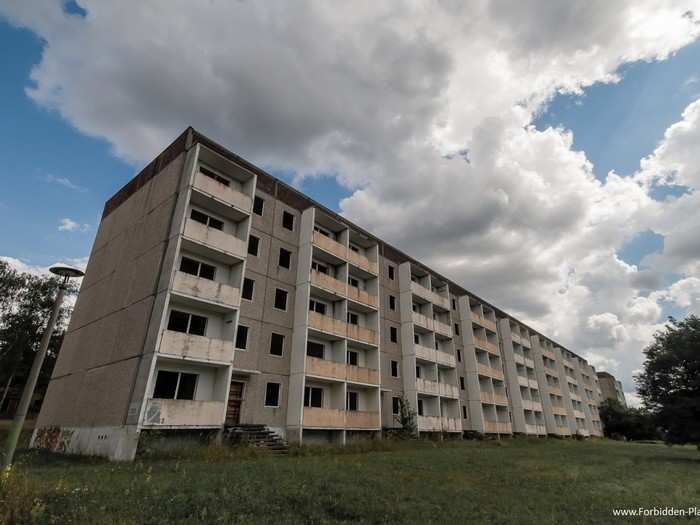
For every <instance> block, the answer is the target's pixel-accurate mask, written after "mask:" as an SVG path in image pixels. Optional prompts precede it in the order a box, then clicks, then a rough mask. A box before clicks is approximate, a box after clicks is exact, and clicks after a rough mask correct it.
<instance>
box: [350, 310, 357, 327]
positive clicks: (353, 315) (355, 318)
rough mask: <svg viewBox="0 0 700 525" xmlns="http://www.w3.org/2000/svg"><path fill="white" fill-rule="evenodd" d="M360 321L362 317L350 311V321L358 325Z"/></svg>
mask: <svg viewBox="0 0 700 525" xmlns="http://www.w3.org/2000/svg"><path fill="white" fill-rule="evenodd" d="M359 322H360V318H359V317H358V316H357V314H355V313H352V312H348V323H349V324H353V325H356V326H357V324H358V323H359Z"/></svg>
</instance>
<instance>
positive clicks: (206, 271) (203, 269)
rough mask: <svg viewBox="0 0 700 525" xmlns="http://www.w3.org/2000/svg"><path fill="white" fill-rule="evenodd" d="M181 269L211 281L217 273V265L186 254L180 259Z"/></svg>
mask: <svg viewBox="0 0 700 525" xmlns="http://www.w3.org/2000/svg"><path fill="white" fill-rule="evenodd" d="M180 271H181V272H184V273H188V274H190V275H194V276H196V277H201V278H202V279H209V280H210V281H213V280H214V276H215V275H216V267H214V266H212V265H211V264H207V263H203V262H200V261H195V260H194V259H190V258H189V257H185V256H183V257H182V259H181V260H180Z"/></svg>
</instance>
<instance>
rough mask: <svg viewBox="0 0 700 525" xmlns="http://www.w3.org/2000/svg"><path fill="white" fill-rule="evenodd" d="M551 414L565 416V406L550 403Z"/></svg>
mask: <svg viewBox="0 0 700 525" xmlns="http://www.w3.org/2000/svg"><path fill="white" fill-rule="evenodd" d="M552 414H554V415H555V416H566V415H567V412H566V408H564V407H561V406H557V405H552Z"/></svg>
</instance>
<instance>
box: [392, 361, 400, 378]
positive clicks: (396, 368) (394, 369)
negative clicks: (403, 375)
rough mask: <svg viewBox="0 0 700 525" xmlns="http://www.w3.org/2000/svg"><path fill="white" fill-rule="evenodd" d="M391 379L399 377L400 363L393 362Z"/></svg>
mask: <svg viewBox="0 0 700 525" xmlns="http://www.w3.org/2000/svg"><path fill="white" fill-rule="evenodd" d="M391 377H399V362H398V361H393V360H392V361H391Z"/></svg>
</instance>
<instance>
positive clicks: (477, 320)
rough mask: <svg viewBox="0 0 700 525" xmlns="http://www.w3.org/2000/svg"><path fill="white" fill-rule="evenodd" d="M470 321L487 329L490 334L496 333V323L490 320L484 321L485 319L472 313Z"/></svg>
mask: <svg viewBox="0 0 700 525" xmlns="http://www.w3.org/2000/svg"><path fill="white" fill-rule="evenodd" d="M472 320H473V321H474V322H475V323H476V324H478V325H481V326H483V327H484V328H488V329H489V330H491V331H492V332H496V322H495V321H492V320H491V319H486V317H482V316H480V315H478V314H475V313H474V312H472Z"/></svg>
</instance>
